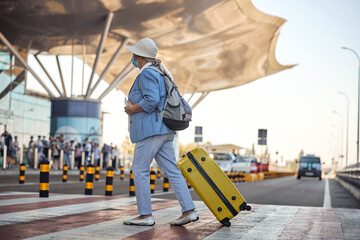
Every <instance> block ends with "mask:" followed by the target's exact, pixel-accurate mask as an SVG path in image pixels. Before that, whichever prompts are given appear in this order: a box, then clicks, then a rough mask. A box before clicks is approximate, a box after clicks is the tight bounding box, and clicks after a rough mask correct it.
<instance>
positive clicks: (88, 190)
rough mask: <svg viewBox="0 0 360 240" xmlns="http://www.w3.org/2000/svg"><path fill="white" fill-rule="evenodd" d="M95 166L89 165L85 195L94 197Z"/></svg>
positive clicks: (87, 167)
mask: <svg viewBox="0 0 360 240" xmlns="http://www.w3.org/2000/svg"><path fill="white" fill-rule="evenodd" d="M94 172H95V168H94V165H92V164H88V165H87V166H86V183H85V195H92V194H93V188H94Z"/></svg>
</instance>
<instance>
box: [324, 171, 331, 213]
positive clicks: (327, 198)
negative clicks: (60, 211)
mask: <svg viewBox="0 0 360 240" xmlns="http://www.w3.org/2000/svg"><path fill="white" fill-rule="evenodd" d="M323 208H331V197H330V188H329V179H328V178H325V191H324V204H323Z"/></svg>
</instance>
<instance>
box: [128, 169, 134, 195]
mask: <svg viewBox="0 0 360 240" xmlns="http://www.w3.org/2000/svg"><path fill="white" fill-rule="evenodd" d="M129 195H130V196H135V183H134V174H133V172H132V170H130V186H129Z"/></svg>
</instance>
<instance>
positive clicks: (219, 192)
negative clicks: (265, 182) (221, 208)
mask: <svg viewBox="0 0 360 240" xmlns="http://www.w3.org/2000/svg"><path fill="white" fill-rule="evenodd" d="M186 155H187V156H188V158H189V159H190V161H191V162H192V163H193V164H194V166H195V167H196V168H197V170H199V172H200V173H201V175H202V176H203V177H204V178H205V180H206V181H207V182H208V183H209V185H210V186H211V187H212V188H213V189H214V191H215V192H216V194H217V195H218V196H219V198H220V199H221V201H222V202H223V203H224V204H225V206H226V207H227V208H228V209H229V211H230V212H231V214H232V215H234V217H235V216H236V215H237V214H238V211H236V209H235V208H234V207H233V205H232V204H231V203H230V202H229V201H228V200H227V198H226V197H225V195H224V194H223V193H222V192H221V190H220V189H219V188H218V186H216V184H215V183H214V181H213V180H212V179H211V178H210V177H209V175H208V174H207V173H206V171H205V170H204V168H203V167H202V166H201V165H200V163H199V162H198V161H197V160H196V158H195V157H194V155H192V154H191V152H188V153H187V154H186Z"/></svg>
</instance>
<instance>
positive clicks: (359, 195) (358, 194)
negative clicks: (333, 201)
mask: <svg viewBox="0 0 360 240" xmlns="http://www.w3.org/2000/svg"><path fill="white" fill-rule="evenodd" d="M335 181H337V182H338V183H339V184H340V185H341V186H342V187H343V188H345V189H346V190H348V191H349V192H350V193H351V195H353V196H354V197H355V198H356V199H357V200H358V201H360V188H357V187H355V186H354V185H352V184H350V183H348V182H346V181H344V180H342V179H340V178H338V177H335Z"/></svg>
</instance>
